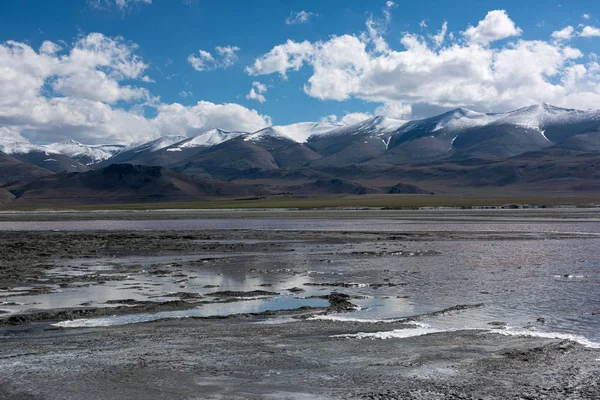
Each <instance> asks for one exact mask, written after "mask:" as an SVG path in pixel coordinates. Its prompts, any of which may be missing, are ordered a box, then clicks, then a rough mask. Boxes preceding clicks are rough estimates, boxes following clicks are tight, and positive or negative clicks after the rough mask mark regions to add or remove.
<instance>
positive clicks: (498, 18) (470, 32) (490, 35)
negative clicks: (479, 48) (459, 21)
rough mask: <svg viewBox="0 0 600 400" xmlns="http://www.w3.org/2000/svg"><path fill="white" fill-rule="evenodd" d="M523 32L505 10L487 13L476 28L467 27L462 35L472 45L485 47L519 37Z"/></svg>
mask: <svg viewBox="0 0 600 400" xmlns="http://www.w3.org/2000/svg"><path fill="white" fill-rule="evenodd" d="M522 33H523V31H522V30H521V28H518V27H517V26H516V25H515V23H514V22H513V21H512V20H511V19H510V18H509V17H508V14H507V13H506V11H505V10H494V11H490V12H488V13H487V15H486V16H485V18H484V19H483V20H482V21H479V24H477V26H476V27H475V26H469V28H467V30H466V31H464V32H463V34H464V35H465V36H466V37H467V38H468V39H469V41H470V42H472V43H481V44H483V45H487V44H489V43H491V42H494V41H496V40H501V39H506V38H509V37H513V36H521V34H522Z"/></svg>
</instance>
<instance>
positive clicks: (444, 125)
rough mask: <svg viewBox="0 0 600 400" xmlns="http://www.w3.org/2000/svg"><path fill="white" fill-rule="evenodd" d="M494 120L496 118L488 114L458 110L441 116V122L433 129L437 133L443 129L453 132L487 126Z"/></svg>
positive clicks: (465, 109)
mask: <svg viewBox="0 0 600 400" xmlns="http://www.w3.org/2000/svg"><path fill="white" fill-rule="evenodd" d="M493 119H494V117H493V116H491V115H488V114H484V113H480V112H477V111H473V110H469V109H468V108H457V109H455V110H452V111H448V112H447V113H444V114H442V115H440V116H439V121H438V122H437V124H436V125H435V127H434V128H433V129H432V132H436V131H439V130H441V129H449V130H451V131H458V130H461V129H468V128H472V127H475V126H481V125H485V124H487V123H489V122H491V121H492V120H493Z"/></svg>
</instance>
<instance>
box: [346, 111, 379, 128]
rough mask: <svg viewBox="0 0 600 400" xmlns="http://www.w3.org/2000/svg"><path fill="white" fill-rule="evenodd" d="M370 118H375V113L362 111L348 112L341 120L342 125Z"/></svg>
mask: <svg viewBox="0 0 600 400" xmlns="http://www.w3.org/2000/svg"><path fill="white" fill-rule="evenodd" d="M369 118H373V114H370V113H362V112H355V113H348V114H346V115H344V116H343V117H342V118H341V119H340V120H339V122H340V123H341V124H342V125H353V124H358V123H359V122H362V121H364V120H366V119H369Z"/></svg>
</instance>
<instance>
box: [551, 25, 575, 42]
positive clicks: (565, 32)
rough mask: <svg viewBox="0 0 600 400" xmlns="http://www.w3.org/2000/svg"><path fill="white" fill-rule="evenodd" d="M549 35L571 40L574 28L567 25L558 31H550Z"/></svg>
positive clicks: (558, 38)
mask: <svg viewBox="0 0 600 400" xmlns="http://www.w3.org/2000/svg"><path fill="white" fill-rule="evenodd" d="M551 36H552V38H554V39H557V40H571V38H573V36H575V28H573V27H572V26H567V27H565V28H563V29H561V30H559V31H554V32H552V35H551Z"/></svg>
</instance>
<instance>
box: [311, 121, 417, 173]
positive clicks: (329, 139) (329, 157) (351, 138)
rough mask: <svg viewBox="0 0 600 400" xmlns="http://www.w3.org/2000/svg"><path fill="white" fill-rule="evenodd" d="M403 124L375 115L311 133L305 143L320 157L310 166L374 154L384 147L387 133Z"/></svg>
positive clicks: (326, 164)
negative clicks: (329, 129)
mask: <svg viewBox="0 0 600 400" xmlns="http://www.w3.org/2000/svg"><path fill="white" fill-rule="evenodd" d="M404 124H405V121H402V120H396V119H391V118H385V117H381V116H379V117H373V118H369V119H367V120H365V121H362V122H359V123H357V124H353V125H347V126H343V127H339V128H336V129H333V130H331V131H328V132H325V133H323V134H321V135H314V136H312V137H310V138H309V139H308V140H307V142H306V145H307V146H308V147H309V148H310V149H311V150H313V151H315V152H317V153H318V154H320V155H321V156H323V158H322V159H319V160H315V161H313V162H312V163H311V165H313V166H315V167H324V166H337V165H346V164H349V163H357V162H361V161H363V160H367V159H369V158H372V157H375V156H377V155H378V154H380V153H382V152H384V151H386V150H387V149H388V146H389V144H390V138H391V135H392V134H393V133H394V132H395V131H396V130H397V129H398V128H400V127H402V126H403V125H404Z"/></svg>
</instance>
